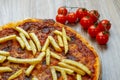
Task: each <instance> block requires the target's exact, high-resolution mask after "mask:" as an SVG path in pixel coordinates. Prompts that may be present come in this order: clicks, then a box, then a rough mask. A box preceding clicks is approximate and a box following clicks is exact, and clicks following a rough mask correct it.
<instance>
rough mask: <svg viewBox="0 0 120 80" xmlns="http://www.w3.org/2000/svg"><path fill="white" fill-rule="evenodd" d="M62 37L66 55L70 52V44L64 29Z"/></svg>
mask: <svg viewBox="0 0 120 80" xmlns="http://www.w3.org/2000/svg"><path fill="white" fill-rule="evenodd" d="M62 37H63V44H64V51H65V54H66V53H67V52H68V42H67V35H66V31H65V29H64V27H63V28H62Z"/></svg>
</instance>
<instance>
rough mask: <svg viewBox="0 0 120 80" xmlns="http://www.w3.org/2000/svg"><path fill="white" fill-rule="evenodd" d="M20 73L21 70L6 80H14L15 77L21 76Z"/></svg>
mask: <svg viewBox="0 0 120 80" xmlns="http://www.w3.org/2000/svg"><path fill="white" fill-rule="evenodd" d="M22 72H23V69H20V70H18V71H17V72H15V73H14V74H13V75H11V76H10V77H9V78H8V80H13V79H15V78H16V77H18V76H20V75H21V74H22Z"/></svg>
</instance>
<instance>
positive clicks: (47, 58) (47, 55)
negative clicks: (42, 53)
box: [46, 48, 50, 65]
mask: <svg viewBox="0 0 120 80" xmlns="http://www.w3.org/2000/svg"><path fill="white" fill-rule="evenodd" d="M46 65H50V50H49V48H47V50H46Z"/></svg>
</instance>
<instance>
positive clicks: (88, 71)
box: [62, 59, 91, 75]
mask: <svg viewBox="0 0 120 80" xmlns="http://www.w3.org/2000/svg"><path fill="white" fill-rule="evenodd" d="M62 62H65V63H67V64H70V65H73V66H76V67H78V68H79V69H81V70H83V71H85V72H86V73H87V74H88V75H91V71H90V70H89V68H88V67H87V66H85V65H83V64H82V63H80V62H76V61H73V60H69V59H63V60H62Z"/></svg>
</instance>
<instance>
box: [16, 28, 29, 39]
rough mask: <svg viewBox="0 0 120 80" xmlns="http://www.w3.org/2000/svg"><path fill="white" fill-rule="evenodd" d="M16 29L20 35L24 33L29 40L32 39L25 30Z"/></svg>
mask: <svg viewBox="0 0 120 80" xmlns="http://www.w3.org/2000/svg"><path fill="white" fill-rule="evenodd" d="M14 29H15V30H16V31H18V32H19V33H23V34H24V35H25V36H26V37H27V38H28V39H29V38H30V36H29V34H28V33H27V32H26V31H25V30H24V29H22V28H20V27H15V28H14Z"/></svg>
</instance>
